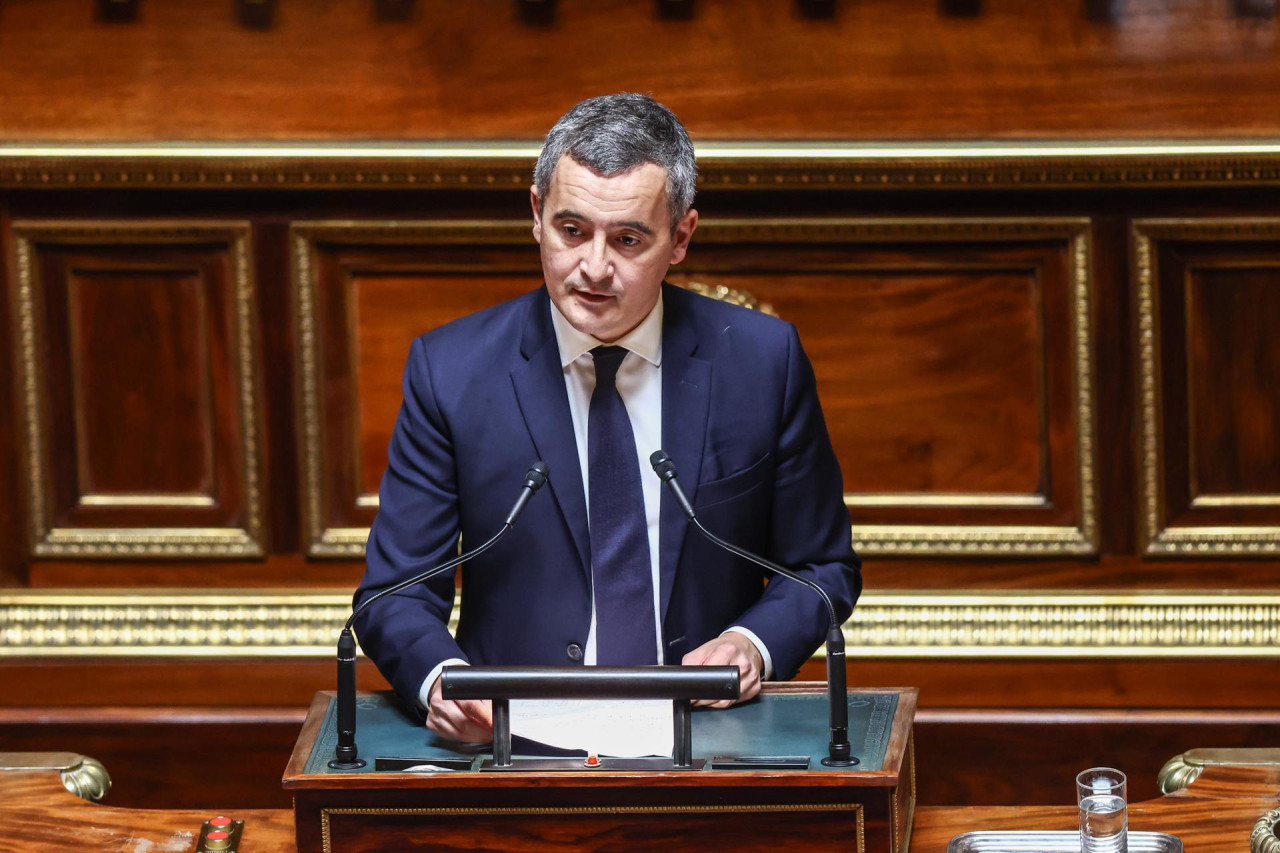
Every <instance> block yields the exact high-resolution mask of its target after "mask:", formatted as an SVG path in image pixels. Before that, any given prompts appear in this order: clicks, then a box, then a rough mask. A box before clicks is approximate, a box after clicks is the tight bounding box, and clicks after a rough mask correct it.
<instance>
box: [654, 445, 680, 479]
mask: <svg viewBox="0 0 1280 853" xmlns="http://www.w3.org/2000/svg"><path fill="white" fill-rule="evenodd" d="M649 464H650V465H652V466H653V472H654V473H655V474H657V475H658V477H659V478H661V479H662V480H663V481H664V482H665V481H669V480H674V479H675V478H676V463H674V462H672V461H671V457H670V456H668V455H667V451H665V450H655V451H653V453H652V454H650V456H649Z"/></svg>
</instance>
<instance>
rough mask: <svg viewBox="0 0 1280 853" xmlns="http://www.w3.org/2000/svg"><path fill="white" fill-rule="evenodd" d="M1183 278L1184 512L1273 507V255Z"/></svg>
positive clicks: (1279, 381) (1206, 265)
mask: <svg viewBox="0 0 1280 853" xmlns="http://www.w3.org/2000/svg"><path fill="white" fill-rule="evenodd" d="M1187 272H1188V274H1189V280H1188V281H1187V284H1186V291H1187V292H1186V316H1187V320H1188V322H1187V325H1188V329H1187V351H1188V356H1187V361H1188V364H1187V381H1188V384H1189V386H1190V390H1189V392H1188V397H1189V400H1188V408H1189V410H1190V416H1191V417H1190V421H1191V424H1190V439H1191V441H1190V451H1191V471H1190V479H1191V482H1190V489H1189V491H1190V493H1191V501H1192V504H1193V505H1195V504H1203V503H1207V502H1211V501H1213V500H1214V499H1215V498H1216V499H1221V498H1223V497H1232V496H1234V497H1237V498H1240V499H1242V500H1246V501H1248V500H1251V499H1252V500H1258V499H1259V498H1260V497H1264V496H1271V497H1272V498H1273V499H1274V500H1275V502H1276V503H1277V504H1280V464H1277V460H1280V395H1277V394H1276V388H1277V387H1280V347H1278V346H1276V341H1275V329H1274V320H1275V318H1276V317H1280V252H1276V251H1275V249H1274V247H1271V246H1265V247H1264V246H1257V247H1253V251H1249V249H1248V248H1246V249H1245V250H1244V251H1236V252H1233V253H1231V256H1230V257H1227V258H1222V259H1221V260H1220V261H1218V262H1217V263H1214V262H1212V261H1207V262H1206V261H1201V262H1200V263H1198V264H1195V265H1194V266H1191V267H1190V268H1189V269H1188V270H1187ZM1275 517H1276V518H1280V507H1277V509H1276V510H1275Z"/></svg>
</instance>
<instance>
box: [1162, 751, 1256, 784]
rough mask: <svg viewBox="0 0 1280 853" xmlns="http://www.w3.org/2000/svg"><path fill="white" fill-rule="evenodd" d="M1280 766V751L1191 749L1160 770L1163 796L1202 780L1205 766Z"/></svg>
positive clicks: (1171, 760)
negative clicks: (1201, 776)
mask: <svg viewBox="0 0 1280 853" xmlns="http://www.w3.org/2000/svg"><path fill="white" fill-rule="evenodd" d="M1233 766H1234V767H1280V749H1274V748H1265V747H1264V748H1245V749H1230V748H1229V749H1189V750H1187V751H1186V752H1184V753H1182V754H1181V755H1175V756H1174V757H1173V758H1170V759H1169V760H1168V761H1166V762H1165V764H1164V767H1162V768H1160V774H1159V776H1158V778H1157V783H1158V784H1159V786H1160V793H1162V794H1172V793H1173V792H1174V791H1181V790H1182V789H1183V788H1185V787H1187V786H1188V785H1190V784H1192V783H1193V782H1195V781H1196V780H1197V779H1199V778H1200V774H1201V773H1203V772H1204V769H1205V768H1206V767H1233Z"/></svg>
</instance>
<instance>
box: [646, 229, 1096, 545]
mask: <svg viewBox="0 0 1280 853" xmlns="http://www.w3.org/2000/svg"><path fill="white" fill-rule="evenodd" d="M695 239H696V240H698V241H699V242H698V245H697V250H696V251H695V252H693V253H691V255H690V257H689V258H688V259H687V260H686V261H685V262H684V263H683V264H681V265H680V266H679V267H678V268H676V269H675V270H673V271H672V275H671V279H672V281H674V282H676V283H681V282H689V281H699V282H704V283H707V284H714V285H721V286H728V287H731V288H734V289H737V290H741V291H745V292H748V293H750V294H751V295H752V296H753V297H755V298H757V299H759V300H760V301H761V302H762V303H766V304H768V305H770V306H771V307H772V309H773V310H774V311H776V312H777V313H778V314H779V316H781V317H782V318H783V319H786V320H788V321H790V322H792V323H794V324H795V325H796V327H797V328H798V330H799V331H800V335H801V338H802V340H803V341H804V342H805V348H806V351H807V352H808V354H809V357H810V359H811V360H812V361H813V364H814V371H815V373H816V375H817V378H818V390H819V394H820V396H821V398H822V400H823V410H824V413H825V415H826V418H827V423H828V429H829V431H830V433H831V437H832V442H833V444H834V446H835V450H836V454H837V457H838V458H839V459H840V463H841V467H842V470H843V472H844V477H845V488H846V496H845V502H846V503H847V504H848V506H849V508H850V513H851V516H852V520H853V525H854V538H855V542H856V543H857V545H858V546H859V549H860V550H861V551H862V552H863V553H864V554H867V555H874V554H879V553H941V554H958V553H986V554H995V553H1012V552H1019V553H1042V554H1076V555H1079V554H1088V553H1091V552H1092V551H1093V550H1095V549H1096V547H1097V542H1096V530H1097V527H1096V518H1095V514H1096V511H1097V510H1096V503H1095V496H1094V491H1093V489H1094V478H1095V472H1094V456H1093V451H1092V446H1093V411H1094V409H1095V405H1096V404H1095V400H1094V397H1093V390H1092V389H1093V380H1092V366H1091V357H1092V356H1091V351H1092V332H1091V328H1092V321H1091V311H1090V308H1089V303H1090V299H1091V284H1090V262H1089V253H1088V223H1087V222H1084V221H1079V220H1062V221H1052V220H1020V221H1016V222H1015V221H1001V220H982V219H967V218H956V219H950V220H937V219H933V220H924V219H921V220H876V219H866V220H808V221H805V220H763V221H748V220H736V221H718V220H714V219H710V218H708V219H707V220H705V221H704V223H703V225H702V227H700V228H699V231H698V234H697V236H696V237H695ZM904 340H910V341H912V345H911V346H905V347H904V346H902V345H901V343H900V342H901V341H904Z"/></svg>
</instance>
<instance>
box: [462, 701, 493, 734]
mask: <svg viewBox="0 0 1280 853" xmlns="http://www.w3.org/2000/svg"><path fill="white" fill-rule="evenodd" d="M458 708H459V709H460V710H461V711H462V713H463V714H465V715H466V717H467V719H469V720H471V721H472V722H474V723H476V724H477V725H478V726H480V727H481V728H485V729H492V728H493V705H492V703H490V702H489V701H488V700H484V699H467V700H465V701H462V702H459V703H458Z"/></svg>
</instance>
